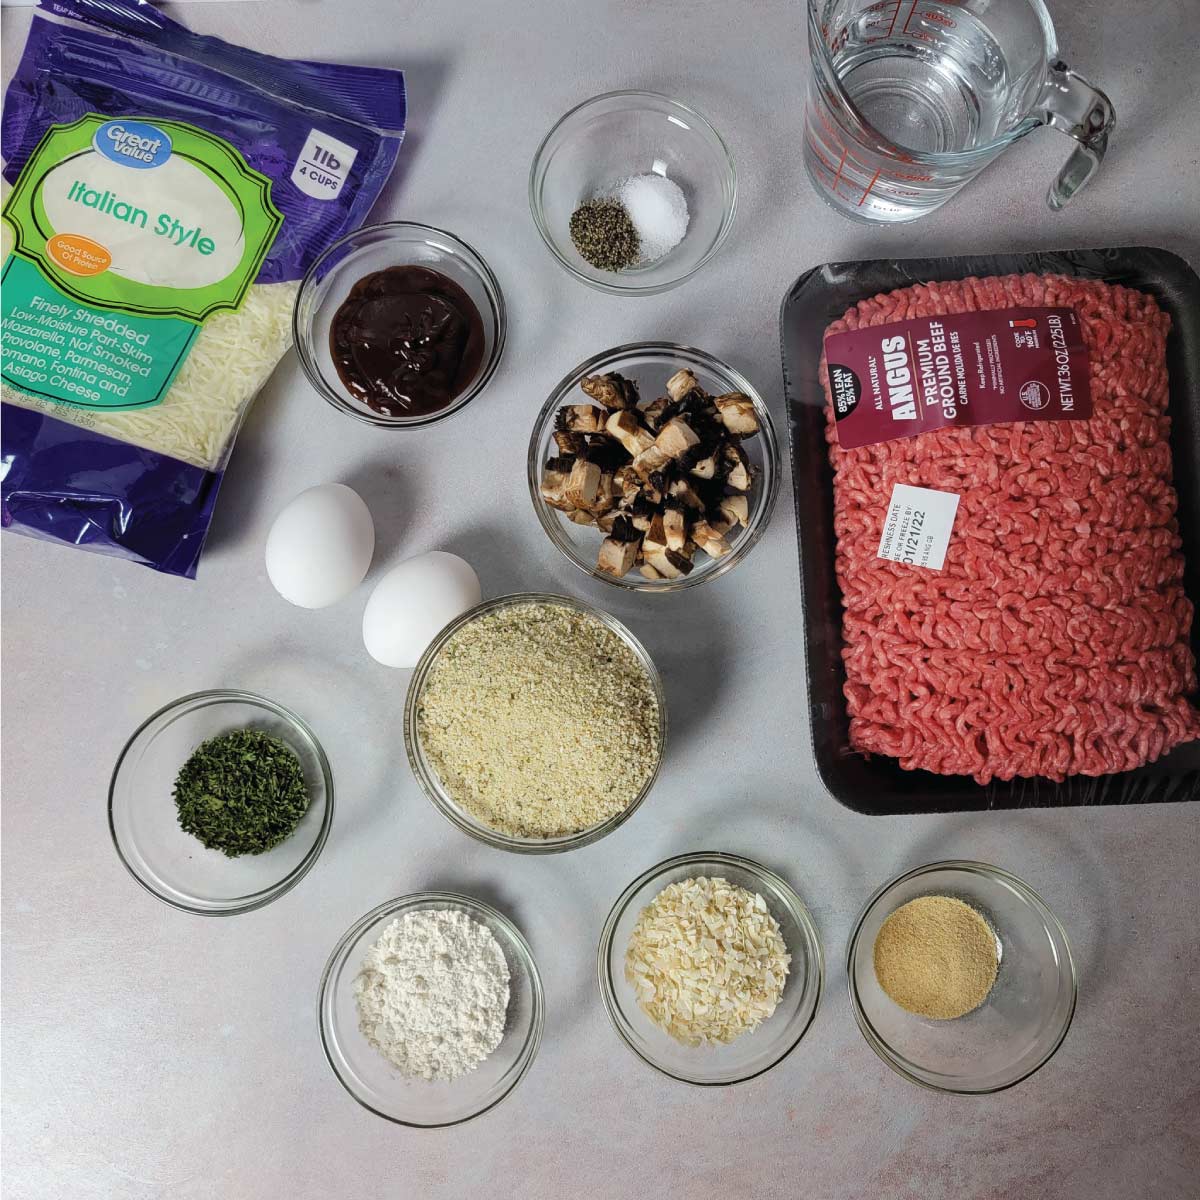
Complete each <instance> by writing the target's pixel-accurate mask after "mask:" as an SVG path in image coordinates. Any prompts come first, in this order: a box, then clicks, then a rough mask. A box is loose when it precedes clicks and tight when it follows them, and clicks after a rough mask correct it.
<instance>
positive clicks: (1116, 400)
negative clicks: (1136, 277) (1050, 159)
mask: <svg viewBox="0 0 1200 1200" xmlns="http://www.w3.org/2000/svg"><path fill="white" fill-rule="evenodd" d="M1169 330H1170V319H1169V318H1168V316H1167V315H1166V314H1165V313H1164V312H1163V311H1162V310H1161V309H1160V307H1159V305H1158V304H1157V303H1156V302H1155V300H1154V299H1153V298H1152V297H1151V296H1149V295H1147V294H1144V293H1143V292H1140V291H1138V290H1135V289H1133V288H1129V287H1123V286H1116V285H1113V284H1109V283H1106V282H1102V281H1100V280H1093V279H1082V278H1073V277H1069V276H1066V275H1054V274H1045V275H1035V274H1023V275H1003V276H992V277H988V278H967V279H961V280H954V281H941V282H930V283H920V284H915V285H913V286H910V287H904V288H901V289H899V290H896V291H892V292H889V293H886V294H880V295H876V296H873V297H871V298H869V299H865V300H862V301H861V302H860V303H858V304H856V305H854V306H853V307H852V308H850V309H849V310H848V311H847V312H846V313H845V314H844V316H843V317H842V318H841V319H840V320H837V321H834V322H833V323H832V324H831V325H830V326H829V327H828V329H827V330H826V331H825V340H824V346H825V354H824V355H823V356H822V359H821V367H820V376H821V383H822V385H823V387H824V389H825V398H826V409H827V433H826V436H827V440H828V443H829V456H830V461H831V463H832V466H833V472H834V481H833V486H834V533H835V536H836V545H835V570H836V579H837V584H838V586H839V587H840V590H841V595H842V602H843V620H842V634H843V647H842V659H843V662H844V666H845V675H846V678H845V686H844V691H845V697H846V701H847V705H848V710H849V741H850V747H851V749H853V750H855V751H858V752H860V753H864V754H867V755H882V756H887V757H888V758H891V759H895V760H897V761H898V762H899V764H900V766H902V767H904V768H906V769H909V770H911V769H916V768H921V769H924V770H926V771H930V772H934V773H936V774H939V775H959V776H963V775H966V776H971V777H973V778H974V779H975V780H976V781H977V782H978V783H980V784H987V783H989V782H990V781H993V780H1010V779H1016V778H1027V777H1028V778H1039V777H1040V778H1044V779H1049V780H1054V781H1061V780H1064V779H1066V778H1068V777H1070V776H1073V775H1085V776H1098V775H1107V774H1111V773H1116V772H1123V771H1128V770H1130V769H1133V768H1137V767H1140V766H1142V765H1144V764H1147V763H1151V762H1153V761H1155V760H1156V759H1158V758H1159V757H1160V756H1162V755H1164V754H1166V753H1167V752H1168V751H1170V750H1171V749H1172V748H1174V747H1176V746H1178V745H1180V744H1182V743H1184V742H1188V741H1191V740H1192V739H1195V738H1197V737H1198V736H1200V714H1198V712H1197V709H1196V708H1195V707H1193V704H1192V703H1191V701H1190V699H1189V697H1192V696H1194V695H1195V692H1196V685H1197V680H1196V664H1195V660H1194V657H1193V653H1192V650H1191V648H1190V645H1189V636H1190V629H1191V623H1192V617H1193V611H1192V605H1191V603H1190V602H1189V600H1188V598H1187V596H1186V595H1185V593H1184V587H1183V573H1184V559H1183V555H1182V553H1181V541H1180V536H1179V529H1178V525H1177V521H1176V509H1177V497H1176V492H1175V489H1174V487H1173V485H1172V458H1171V450H1170V445H1169V442H1168V437H1169V433H1170V419H1169V417H1168V415H1167V398H1168V377H1167V364H1166V339H1167V337H1168V333H1169Z"/></svg>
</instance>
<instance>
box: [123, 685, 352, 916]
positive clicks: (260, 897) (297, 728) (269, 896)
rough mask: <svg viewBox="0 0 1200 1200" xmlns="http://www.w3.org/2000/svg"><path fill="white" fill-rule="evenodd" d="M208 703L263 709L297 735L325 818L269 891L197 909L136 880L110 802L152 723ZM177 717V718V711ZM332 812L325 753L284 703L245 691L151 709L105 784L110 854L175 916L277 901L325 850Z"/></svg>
mask: <svg viewBox="0 0 1200 1200" xmlns="http://www.w3.org/2000/svg"><path fill="white" fill-rule="evenodd" d="M214 704H217V705H220V704H247V705H251V706H253V707H257V708H262V709H265V710H266V711H268V712H270V713H273V714H274V715H275V716H277V717H279V718H280V719H282V720H283V721H284V723H285V724H286V725H288V726H289V727H290V728H291V729H292V730H293V731H294V732H296V733H298V734H299V735H300V738H301V740H302V741H304V742H305V743H307V745H308V748H309V749H310V750H311V752H312V754H313V757H314V758H315V759H316V761H317V765H318V766H319V767H320V769H321V779H322V784H323V786H324V789H325V814H324V816H323V817H322V819H321V828H320V829H319V830H318V831H317V836H316V837H315V838H314V839H313V843H312V845H311V846H310V847H309V848H308V850H307V851H306V852H305V854H304V857H303V858H302V859H301V860H300V861H299V862H298V863H297V864H296V865H295V866H294V867H293V868H292V869H291V870H290V871H289V872H288V873H287V874H286V875H285V876H284V877H283V878H282V879H280V880H278V881H277V882H276V883H273V884H271V885H270V886H269V887H265V888H261V889H259V890H258V891H257V892H251V893H250V894H249V895H246V896H238V897H235V898H234V900H233V901H232V902H230V903H228V904H222V905H220V906H219V907H212V906H208V907H202V906H200V905H196V904H186V903H183V902H181V901H179V900H176V899H174V898H172V897H170V896H165V895H163V893H162V892H161V891H159V889H158V888H156V887H155V886H154V885H153V884H152V883H151V882H150V881H149V880H147V879H144V878H143V877H142V875H141V874H140V873H139V872H138V871H137V869H136V868H135V867H134V865H133V863H132V862H130V860H129V858H128V857H127V855H126V853H125V850H124V848H123V847H122V845H121V839H120V838H119V837H118V835H117V827H116V822H115V820H114V819H113V804H114V801H115V798H116V790H117V780H118V778H119V777H120V774H121V768H122V767H123V766H124V764H125V760H126V758H127V757H128V755H129V753H130V751H131V750H132V749H133V748H134V746H135V745H136V743H137V742H138V740H139V739H140V738H141V737H142V735H143V734H144V733H146V731H147V730H149V729H150V727H151V726H152V725H154V724H155V723H156V722H157V721H159V720H160V719H161V718H163V717H166V716H167V715H168V714H170V713H173V712H174V711H175V710H176V709H180V710H182V709H184V708H187V709H189V710H191V709H196V708H207V707H209V706H210V705H214ZM180 715H183V714H182V713H181V714H180ZM164 728H166V726H164ZM181 765H182V764H181ZM333 809H334V793H333V772H332V771H331V770H330V767H329V759H328V758H327V757H326V755H325V749H324V747H323V746H322V745H321V743H320V742H319V741H318V740H317V735H316V734H315V733H313V731H312V729H311V727H310V726H309V725H308V723H307V722H306V721H305V720H303V718H301V717H299V716H297V715H296V714H295V713H294V712H292V710H291V709H289V708H286V707H285V706H284V705H282V704H279V703H278V702H276V701H274V700H271V699H268V698H267V697H266V696H262V695H259V694H258V693H257V692H250V691H245V690H242V689H239V688H209V689H206V690H204V691H199V692H189V693H188V694H187V695H185V696H180V697H178V699H175V700H172V701H170V702H169V703H167V704H164V705H162V706H161V707H160V708H158V709H156V710H155V711H154V712H152V713H151V714H150V715H149V716H148V717H147V718H146V719H145V720H144V721H142V723H141V724H140V725H138V727H137V728H136V729H135V730H134V731H133V733H131V734H130V735H129V737H128V738H127V739H126V741H125V744H124V745H123V746H122V747H121V752H120V754H118V755H117V761H116V763H115V764H114V766H113V770H112V775H111V777H110V779H109V784H108V833H109V837H110V838H111V839H112V844H113V849H114V850H116V852H117V857H118V858H119V859H120V860H121V865H122V866H124V868H125V870H126V871H128V872H129V874H130V875H131V876H132V877H133V878H134V880H135V881H136V882H137V883H138V884H139V885H140V886H141V887H142V888H144V889H145V890H146V891H147V892H149V893H150V895H152V896H154V897H155V898H156V899H158V900H161V901H162V902H163V903H164V904H168V905H170V906H171V907H172V908H174V909H178V910H179V911H180V912H188V913H195V914H196V915H198V916H203V917H232V916H237V915H239V914H241V913H247V912H254V911H255V910H256V909H259V908H263V907H265V906H266V905H268V904H270V903H271V901H272V900H277V899H278V898H279V897H280V896H282V895H284V894H285V893H286V892H289V891H291V890H292V888H294V887H295V886H296V884H298V883H299V882H300V880H301V879H303V878H304V876H305V875H307V874H308V872H309V871H310V870H311V869H312V866H313V864H314V863H315V862H316V861H317V859H318V858H319V857H320V854H321V851H322V850H323V849H324V848H325V843H326V842H327V841H328V840H329V830H330V828H331V826H332V825H333Z"/></svg>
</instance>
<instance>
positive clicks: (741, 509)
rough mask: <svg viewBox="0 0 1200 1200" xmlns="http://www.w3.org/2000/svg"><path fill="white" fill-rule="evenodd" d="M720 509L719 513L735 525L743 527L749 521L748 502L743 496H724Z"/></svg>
mask: <svg viewBox="0 0 1200 1200" xmlns="http://www.w3.org/2000/svg"><path fill="white" fill-rule="evenodd" d="M720 507H721V513H722V514H723V515H724V516H725V517H726V518H728V519H729V520H730V521H732V522H733V523H734V524H735V525H745V524H746V522H747V521H749V519H750V501H749V500H747V499H746V497H745V496H744V495H740V494H739V495H737V496H726V497H725V498H724V499H723V500H722V501H721V506H720Z"/></svg>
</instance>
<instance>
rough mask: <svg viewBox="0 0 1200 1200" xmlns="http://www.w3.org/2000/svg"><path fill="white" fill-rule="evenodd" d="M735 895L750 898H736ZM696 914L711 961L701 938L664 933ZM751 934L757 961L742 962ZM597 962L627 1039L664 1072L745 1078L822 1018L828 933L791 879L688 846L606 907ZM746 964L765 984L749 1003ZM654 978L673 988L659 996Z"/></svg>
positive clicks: (603, 990) (727, 1080)
mask: <svg viewBox="0 0 1200 1200" xmlns="http://www.w3.org/2000/svg"><path fill="white" fill-rule="evenodd" d="M707 881H712V882H711V883H710V882H707ZM747 894H748V895H747ZM736 901H740V902H741V903H740V908H731V907H730V905H731V903H733V902H736ZM656 917H657V918H658V919H657V920H656V919H655V918H656ZM689 924H691V925H694V926H695V927H697V928H698V927H699V926H701V925H703V926H704V927H705V935H704V937H703V938H702V939H701V941H708V942H709V943H710V946H709V951H710V952H711V955H710V957H709V958H708V960H707V961H705V962H703V963H701V962H698V961H697V960H698V959H699V958H703V957H705V952H704V951H703V950H701V951H697V949H696V947H695V945H691V946H687V945H680V944H674V943H673V941H672V939H671V938H670V937H669V936H667V935H666V934H665V931H666V930H674V929H678V928H681V927H687V926H688V925H689ZM747 945H749V946H752V947H753V948H754V949H753V950H752V952H751V953H750V955H749V957H750V958H751V959H753V960H754V961H753V962H752V963H751V964H749V965H744V959H745V958H746V957H747V955H746V951H745V947H746V946H747ZM780 949H782V950H784V951H785V953H786V956H787V961H786V966H784V965H783V964H782V963H781V959H780V954H779V950H780ZM727 958H728V959H729V960H730V961H728V962H727V961H726V959H727ZM733 960H738V961H737V962H734V961H733ZM596 966H597V972H598V975H599V981H600V995H601V998H602V1000H603V1001H604V1007H605V1009H606V1010H607V1012H608V1015H609V1018H610V1019H611V1021H612V1023H613V1025H614V1027H615V1028H616V1030H617V1032H618V1033H619V1034H620V1035H621V1038H622V1040H623V1041H624V1042H625V1044H626V1045H627V1046H628V1047H629V1048H630V1049H631V1050H632V1051H633V1052H634V1053H635V1054H636V1055H637V1056H638V1057H639V1058H640V1059H642V1061H643V1062H646V1063H649V1064H650V1066H652V1067H654V1068H655V1069H656V1070H658V1071H661V1072H662V1073H663V1074H664V1075H669V1076H670V1077H671V1078H672V1079H678V1080H680V1081H681V1082H683V1083H692V1084H697V1085H699V1086H702V1087H705V1086H707V1087H720V1086H723V1085H727V1084H732V1083H743V1082H745V1081H746V1080H748V1079H753V1078H754V1077H755V1076H757V1075H761V1074H762V1073H763V1072H764V1071H769V1070H770V1069H771V1068H772V1067H774V1066H776V1065H777V1064H778V1063H780V1062H782V1061H783V1059H785V1058H786V1057H787V1056H788V1055H789V1054H790V1053H791V1052H792V1051H793V1050H794V1049H795V1048H796V1046H797V1045H799V1043H800V1040H801V1039H802V1038H803V1037H804V1035H805V1034H806V1033H807V1032H808V1030H809V1028H810V1026H811V1025H812V1021H813V1017H814V1016H815V1015H816V1011H817V1005H818V1004H819V1003H820V999H821V990H822V986H823V982H824V959H823V955H822V951H821V940H820V937H819V936H818V934H817V929H816V926H815V924H814V923H813V919H812V916H811V915H810V913H809V911H808V909H807V908H806V907H805V905H804V902H803V901H802V900H801V899H800V897H799V896H798V895H797V894H796V892H795V891H794V889H793V888H792V887H791V885H790V884H788V883H787V881H786V880H784V879H783V878H781V877H780V876H779V875H777V874H775V872H774V871H771V870H769V869H768V868H767V867H764V866H762V865H761V864H759V863H756V862H752V861H751V860H750V859H746V858H739V857H738V856H736V855H733V854H722V853H717V852H708V853H698V854H681V855H679V856H677V857H675V858H669V859H667V860H666V861H665V862H661V863H659V864H658V865H657V866H656V867H651V868H650V870H648V871H647V872H645V874H643V875H640V876H639V877H638V878H637V879H635V880H634V881H633V882H632V883H631V884H630V885H629V886H628V887H627V888H626V889H625V891H624V892H622V893H621V896H620V897H619V898H618V900H617V902H616V904H614V905H613V908H612V911H611V912H610V913H609V915H608V920H607V921H606V922H605V925H604V932H603V933H602V934H601V937H600V948H599V953H598V956H597V963H596ZM648 968H649V971H648ZM739 971H741V972H743V974H742V978H741V980H740V982H741V983H742V984H743V985H744V984H745V983H746V982H747V974H746V973H747V972H748V973H749V980H750V984H751V988H750V990H751V993H752V994H753V993H755V992H756V991H758V990H759V985H761V988H762V991H763V992H764V993H765V1000H764V999H763V997H762V996H761V995H760V996H759V997H758V1001H757V1003H755V1004H754V1005H752V1006H749V1007H747V1006H745V1005H740V1004H739V1002H738V1001H737V1000H736V998H735V997H734V996H733V994H732V993H733V992H734V991H735V990H738V989H737V988H736V987H730V986H729V985H728V982H726V981H728V980H730V979H731V977H732V978H733V979H734V981H735V982H738V980H737V979H736V976H737V974H738V972H739ZM658 972H661V974H659V973H658ZM756 975H761V978H755V976H756ZM656 987H657V988H669V989H670V992H671V994H670V996H669V997H668V998H666V999H665V1002H664V1003H663V1004H661V1005H656V1003H655V999H656V995H655V989H656ZM742 990H743V991H745V988H744V987H743V989H742ZM693 1005H694V1007H693ZM664 1010H669V1011H670V1020H669V1025H668V1026H664V1025H663V1024H662V1020H663V1015H664ZM719 1010H724V1011H723V1012H722V1014H721V1017H720V1019H718V1020H713V1019H712V1014H713V1013H714V1012H717V1011H719ZM768 1011H769V1015H766V1013H767V1012H768ZM725 1037H730V1038H731V1040H729V1041H723V1040H721V1039H722V1038H725Z"/></svg>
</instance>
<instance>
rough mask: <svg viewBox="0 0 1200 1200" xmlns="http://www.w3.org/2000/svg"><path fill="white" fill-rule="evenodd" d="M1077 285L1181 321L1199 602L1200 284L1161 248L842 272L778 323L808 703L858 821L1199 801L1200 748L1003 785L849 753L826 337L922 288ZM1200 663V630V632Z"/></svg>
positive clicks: (1174, 332) (1172, 341)
mask: <svg viewBox="0 0 1200 1200" xmlns="http://www.w3.org/2000/svg"><path fill="white" fill-rule="evenodd" d="M1025 272H1032V273H1035V274H1063V275H1074V276H1078V277H1080V278H1082V279H1100V280H1104V281H1105V282H1107V283H1114V284H1124V285H1126V286H1128V287H1134V288H1138V289H1139V290H1141V291H1145V292H1149V293H1150V294H1151V295H1153V296H1154V297H1155V299H1156V300H1157V301H1158V303H1159V304H1160V305H1161V307H1162V308H1163V309H1165V310H1166V311H1167V312H1168V313H1169V314H1170V317H1171V333H1170V336H1169V338H1168V341H1167V370H1168V373H1169V376H1170V399H1169V402H1168V411H1169V413H1170V416H1171V452H1172V457H1173V460H1174V475H1175V488H1176V491H1177V492H1178V495H1179V528H1180V535H1181V537H1182V539H1183V553H1184V556H1185V563H1186V567H1185V574H1184V590H1185V591H1186V593H1187V595H1188V596H1189V597H1190V598H1191V599H1192V600H1193V602H1200V278H1197V276H1196V273H1195V272H1194V271H1193V270H1192V269H1191V267H1189V266H1188V264H1187V263H1186V262H1185V261H1184V260H1183V259H1182V258H1180V257H1179V256H1178V255H1176V254H1172V253H1170V252H1169V251H1166V250H1159V249H1154V248H1151V247H1142V246H1129V247H1119V248H1115V249H1098V250H1061V251H1049V252H1048V251H1038V252H1030V253H1026V254H981V255H966V256H961V257H955V258H918V259H890V260H878V261H864V262H834V263H826V264H824V265H823V266H819V267H814V268H813V269H812V270H811V271H806V272H805V273H804V274H803V275H801V276H800V278H799V279H797V280H796V282H795V284H793V285H792V287H791V289H790V290H789V291H788V293H787V295H786V296H785V297H784V300H783V305H782V309H781V312H780V334H781V343H782V349H783V376H784V385H785V389H786V393H787V401H788V434H789V442H790V447H791V462H792V486H793V490H794V494H795V504H796V536H797V540H798V542H799V549H800V574H801V595H802V603H803V621H804V625H803V628H804V639H805V649H806V652H807V659H808V698H809V706H810V714H811V721H812V739H813V750H814V753H815V757H816V766H817V770H818V772H819V774H820V776H821V780H822V782H823V783H824V785H825V787H826V788H827V789H828V790H829V792H830V793H831V794H832V795H833V797H834V798H835V799H836V800H838V801H840V802H841V803H842V804H844V805H846V806H847V807H849V808H852V809H855V810H856V811H858V812H862V813H870V814H878V815H886V814H899V813H918V812H957V811H965V810H973V809H989V808H1024V807H1050V806H1057V805H1077V804H1143V803H1147V802H1150V801H1162V800H1196V799H1200V741H1194V742H1191V743H1189V744H1188V745H1186V746H1180V747H1177V748H1176V749H1175V750H1174V751H1172V753H1171V754H1169V755H1167V756H1165V757H1163V758H1161V759H1159V760H1158V761H1157V762H1155V763H1151V764H1149V765H1147V766H1144V767H1140V768H1138V769H1137V770H1134V771H1126V772H1122V773H1121V774H1117V775H1103V776H1083V775H1076V776H1071V777H1069V778H1068V779H1067V780H1065V781H1064V782H1062V783H1055V782H1053V781H1051V780H1048V779H1013V780H1010V781H1007V782H1004V781H998V780H994V781H993V782H991V783H989V784H987V785H981V784H978V783H976V782H975V781H974V780H973V779H971V778H970V777H968V776H962V775H935V774H933V773H931V772H928V771H906V770H904V769H903V768H901V766H900V765H899V763H898V762H896V761H895V760H894V759H890V758H886V757H882V756H879V755H872V756H866V755H863V754H861V753H859V752H857V751H854V750H852V749H851V748H850V739H849V716H848V714H847V711H846V703H845V698H844V695H843V691H842V689H843V685H844V684H845V671H844V668H843V665H842V656H841V651H842V604H841V592H840V590H839V588H838V584H837V579H836V577H835V575H834V533H833V468H832V467H831V466H830V463H829V456H828V451H827V446H826V442H825V412H824V405H825V396H824V392H823V389H822V387H821V382H820V379H819V377H818V364H819V362H820V358H821V346H822V342H823V339H824V334H825V329H826V327H827V326H828V325H829V324H830V322H831V321H834V320H836V319H837V318H839V317H841V316H842V315H843V314H844V313H845V312H846V310H847V309H849V308H850V307H851V306H853V305H854V304H856V303H857V302H858V301H860V300H863V299H866V298H867V297H870V296H874V295H877V294H879V293H880V292H890V291H894V290H895V289H897V288H902V287H907V286H909V285H910V284H914V283H928V282H930V281H932V280H938V281H943V280H950V279H963V278H965V277H967V276H970V275H976V276H986V275H1010V274H1019V273H1025ZM1191 642H1192V650H1193V652H1194V653H1195V654H1196V656H1197V658H1198V659H1200V617H1198V618H1197V619H1196V620H1194V621H1193V622H1192V632H1191Z"/></svg>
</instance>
